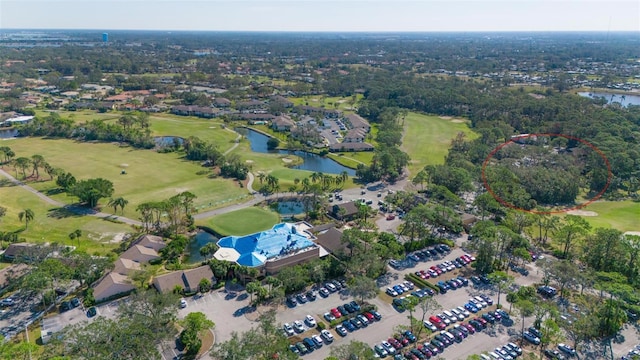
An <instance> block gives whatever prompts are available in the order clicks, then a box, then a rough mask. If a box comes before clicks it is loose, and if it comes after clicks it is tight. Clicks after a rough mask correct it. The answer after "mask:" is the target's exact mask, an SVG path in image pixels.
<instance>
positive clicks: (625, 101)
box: [578, 92, 640, 106]
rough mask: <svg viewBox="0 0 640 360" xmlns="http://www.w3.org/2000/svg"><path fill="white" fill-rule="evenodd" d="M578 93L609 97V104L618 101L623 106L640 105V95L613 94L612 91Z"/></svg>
mask: <svg viewBox="0 0 640 360" xmlns="http://www.w3.org/2000/svg"><path fill="white" fill-rule="evenodd" d="M578 95H580V96H582V97H588V98H592V99H595V98H602V97H603V98H605V99H607V103H608V104H611V103H614V102H618V103H620V104H622V106H627V105H640V95H631V94H612V93H604V92H579V93H578ZM623 97H624V98H623Z"/></svg>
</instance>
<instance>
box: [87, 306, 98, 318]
mask: <svg viewBox="0 0 640 360" xmlns="http://www.w3.org/2000/svg"><path fill="white" fill-rule="evenodd" d="M97 314H98V310H97V309H96V307H95V306H92V307H90V308H89V310H87V317H90V318H91V317H94V316H96V315H97Z"/></svg>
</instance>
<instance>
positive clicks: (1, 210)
mask: <svg viewBox="0 0 640 360" xmlns="http://www.w3.org/2000/svg"><path fill="white" fill-rule="evenodd" d="M6 215H7V208H6V207H4V206H0V218H2V217H4V216H6Z"/></svg>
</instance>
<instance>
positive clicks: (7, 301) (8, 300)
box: [0, 298, 16, 306]
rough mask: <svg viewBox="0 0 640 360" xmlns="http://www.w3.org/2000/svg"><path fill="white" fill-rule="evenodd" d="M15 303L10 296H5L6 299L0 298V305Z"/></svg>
mask: <svg viewBox="0 0 640 360" xmlns="http://www.w3.org/2000/svg"><path fill="white" fill-rule="evenodd" d="M15 304H16V302H15V301H14V300H13V299H12V298H6V299H2V300H0V305H2V306H13V305H15Z"/></svg>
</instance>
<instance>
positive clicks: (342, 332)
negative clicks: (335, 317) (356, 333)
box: [336, 325, 347, 337]
mask: <svg viewBox="0 0 640 360" xmlns="http://www.w3.org/2000/svg"><path fill="white" fill-rule="evenodd" d="M336 332H337V333H338V335H340V336H342V337H345V336H347V329H346V328H345V327H344V326H342V325H338V326H336Z"/></svg>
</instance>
